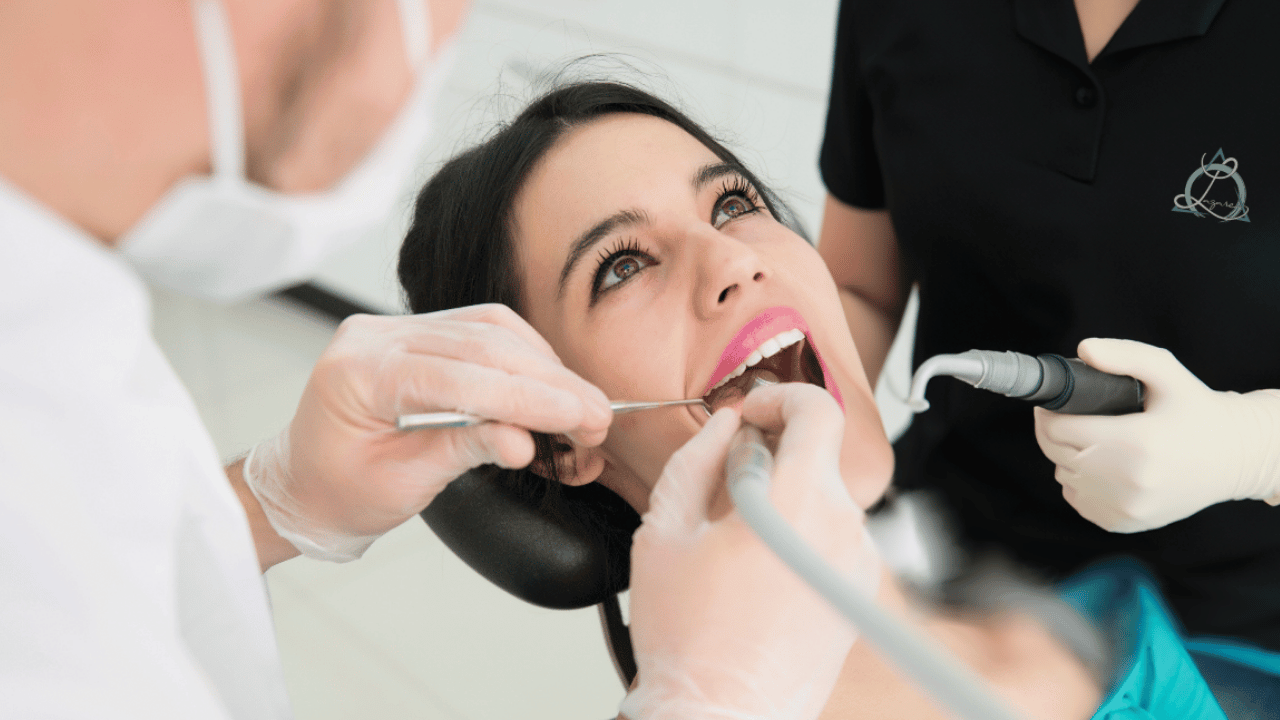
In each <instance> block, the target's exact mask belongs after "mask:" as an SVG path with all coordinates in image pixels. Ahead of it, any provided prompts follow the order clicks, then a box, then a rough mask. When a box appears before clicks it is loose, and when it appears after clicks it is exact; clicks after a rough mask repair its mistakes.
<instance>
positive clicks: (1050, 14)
mask: <svg viewBox="0 0 1280 720" xmlns="http://www.w3.org/2000/svg"><path fill="white" fill-rule="evenodd" d="M1224 2H1226V0H1139V2H1138V5H1137V7H1135V8H1134V9H1133V12H1132V13H1130V14H1129V17H1128V18H1126V19H1125V21H1124V23H1123V24H1122V25H1121V26H1120V29H1119V30H1117V31H1116V34H1115V35H1114V36H1112V38H1111V41H1110V42H1108V43H1107V46H1106V47H1105V48H1103V49H1102V52H1100V53H1098V57H1099V58H1101V57H1104V56H1107V55H1110V54H1112V53H1116V52H1119V51H1121V50H1128V49H1131V48H1136V47H1142V46H1144V45H1155V44H1156V43H1162V42H1169V41H1171V40H1181V39H1183V38H1189V37H1200V36H1201V35H1204V34H1205V33H1206V32H1208V31H1209V26H1210V25H1211V24H1213V19H1214V18H1215V17H1217V15H1218V11H1219V10H1221V9H1222V5H1223V3H1224ZM1013 11H1014V23H1015V25H1016V27H1017V29H1018V34H1019V35H1021V36H1022V37H1024V38H1026V39H1027V40H1028V41H1030V42H1032V43H1034V44H1036V45H1039V46H1040V47H1042V48H1044V49H1045V50H1048V51H1049V52H1051V53H1053V54H1054V55H1057V56H1058V57H1061V58H1063V59H1064V60H1067V61H1068V62H1070V63H1072V64H1074V65H1078V66H1081V67H1087V66H1088V60H1086V58H1085V54H1084V37H1083V36H1082V35H1081V34H1080V18H1079V16H1078V15H1077V14H1076V8H1075V3H1074V2H1073V0H1014V9H1013ZM1095 60H1096V58H1095Z"/></svg>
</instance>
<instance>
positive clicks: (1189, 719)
mask: <svg viewBox="0 0 1280 720" xmlns="http://www.w3.org/2000/svg"><path fill="white" fill-rule="evenodd" d="M1062 596H1063V598H1064V599H1066V601H1067V602H1068V603H1070V604H1072V605H1073V606H1074V607H1075V608H1076V609H1077V610H1078V611H1080V612H1081V613H1082V614H1083V615H1084V616H1085V617H1088V618H1090V619H1091V620H1093V621H1094V622H1095V623H1097V624H1098V626H1099V627H1100V628H1101V629H1102V632H1103V634H1104V635H1105V636H1106V637H1108V638H1111V640H1112V643H1113V644H1112V647H1111V651H1112V659H1113V663H1112V665H1113V667H1114V669H1115V670H1114V672H1115V675H1114V681H1113V683H1112V685H1111V692H1110V693H1109V694H1108V695H1107V697H1106V699H1105V700H1103V702H1102V705H1101V706H1100V707H1099V708H1098V711H1097V712H1096V713H1095V714H1094V715H1093V720H1148V719H1152V720H1164V719H1165V718H1169V719H1170V720H1173V719H1174V718H1177V719H1178V720H1227V716H1226V715H1225V714H1224V713H1223V711H1222V709H1221V707H1219V705H1218V702H1217V701H1216V700H1215V699H1214V696H1213V693H1212V692H1211V691H1210V689H1209V685H1208V683H1206V682H1205V679H1204V678H1203V677H1202V676H1201V674H1200V670H1199V669H1198V667H1197V666H1196V663H1195V661H1194V660H1193V659H1192V657H1191V655H1190V654H1189V653H1188V650H1187V646H1186V644H1185V643H1184V640H1183V638H1182V635H1181V633H1180V632H1179V630H1178V626H1177V624H1176V622H1175V621H1174V620H1173V618H1172V617H1171V616H1170V615H1169V612H1168V610H1167V609H1166V608H1165V606H1164V603H1163V602H1162V601H1161V599H1160V594H1159V591H1158V590H1157V589H1156V586H1155V584H1154V583H1153V582H1152V581H1151V580H1150V578H1149V577H1148V576H1147V575H1146V574H1145V573H1144V572H1143V571H1142V570H1141V568H1140V567H1139V566H1137V565H1136V564H1133V563H1129V562H1112V563H1107V564H1105V565H1101V566H1096V567H1094V568H1091V569H1089V570H1086V571H1085V572H1084V573H1082V574H1080V575H1077V576H1075V577H1073V578H1072V579H1071V580H1070V581H1068V582H1067V583H1066V584H1065V585H1064V586H1063V587H1062ZM1266 654H1267V655H1272V654H1271V653H1266Z"/></svg>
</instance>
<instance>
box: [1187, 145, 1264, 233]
mask: <svg viewBox="0 0 1280 720" xmlns="http://www.w3.org/2000/svg"><path fill="white" fill-rule="evenodd" d="M1239 168H1240V163H1238V162H1236V159H1235V158H1233V157H1230V158H1229V157H1223V156H1222V148H1218V152H1217V154H1216V155H1214V156H1213V160H1210V161H1209V164H1208V165H1206V164H1205V162H1204V155H1201V156H1200V168H1199V169H1198V170H1196V171H1195V172H1193V173H1191V177H1189V178H1187V187H1186V188H1185V189H1184V190H1183V193H1182V194H1181V195H1178V196H1176V197H1174V198H1173V211H1174V212H1184V213H1191V214H1192V215H1195V216H1196V217H1201V218H1202V217H1204V216H1205V215H1211V216H1213V217H1215V218H1217V219H1218V220H1220V221H1222V222H1227V221H1228V220H1243V221H1245V222H1249V206H1248V205H1245V204H1244V198H1245V194H1244V178H1242V177H1240V172H1239ZM1219 180H1231V181H1233V182H1234V183H1235V191H1236V199H1235V202H1231V201H1229V200H1222V199H1218V198H1214V197H1210V195H1209V192H1210V191H1211V190H1213V186H1214V185H1215V184H1216V183H1217V182H1218V181H1219ZM1224 185H1225V183H1224ZM1197 189H1198V190H1199V192H1198V193H1197ZM1222 194H1223V190H1221V189H1219V190H1218V192H1217V193H1216V195H1218V196H1219V197H1221V196H1222Z"/></svg>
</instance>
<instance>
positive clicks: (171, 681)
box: [0, 179, 290, 720]
mask: <svg viewBox="0 0 1280 720" xmlns="http://www.w3.org/2000/svg"><path fill="white" fill-rule="evenodd" d="M289 716H290V710H289V704H288V698H287V696H286V693H285V687H284V678H283V675H282V672H281V668H280V661H279V654H278V651H277V649H276V645H275V638H274V634H273V629H272V626H271V620H270V616H269V611H268V607H267V599H266V592H265V587H264V583H263V579H262V577H261V575H260V573H259V570H258V564H257V557H256V555H255V552H254V548H253V542H252V538H251V536H250V534H249V527H248V522H247V520H246V519H245V515H244V511H243V509H242V508H241V506H240V504H239V502H238V501H237V499H236V496H235V493H234V492H233V491H232V489H231V487H230V485H229V484H228V482H227V478H226V476H225V474H224V473H223V470H222V467H221V463H220V462H219V460H218V457H217V453H216V451H215V450H214V447H213V443H212V441H211V440H210V438H209V435H208V433H207V432H206V431H205V429H204V428H203V426H202V425H201V423H200V419H199V417H198V415H197V413H196V409H195V407H194V405H193V404H192V402H191V399H190V397H189V396H188V394H187V392H186V390H185V389H184V388H183V387H182V385H181V383H180V382H179V380H178V378H177V376H176V375H174V373H173V370H172V369H171V368H170V367H169V364H168V362H167V361H166V360H165V358H164V356H163V355H162V354H161V352H160V349H159V348H158V347H157V346H156V343H155V341H154V340H153V339H152V337H151V329H150V300H149V297H148V295H147V292H146V288H145V287H144V286H143V284H142V283H141V282H140V281H139V279H138V278H137V276H136V275H135V274H134V272H133V271H132V270H131V269H130V268H129V267H128V266H127V265H126V264H125V263H124V262H123V261H122V260H121V259H120V258H119V257H118V256H117V255H115V254H113V253H111V252H110V251H108V250H107V249H105V248H104V247H102V246H101V245H100V244H99V243H97V242H95V241H94V240H93V239H91V238H89V237H88V236H86V235H85V234H84V233H83V232H81V231H79V230H78V229H77V228H75V227H73V226H72V225H70V224H69V223H67V222H65V221H63V220H62V219H61V218H58V217H57V216H55V215H54V214H52V213H51V212H49V211H48V210H47V209H46V208H43V207H42V206H40V205H38V204H37V203H35V202H34V201H32V200H31V199H29V198H27V197H25V196H24V195H22V194H21V193H19V192H18V191H17V190H16V189H15V188H14V187H13V186H11V185H9V184H7V183H6V182H4V181H3V180H2V179H0V717H3V718H36V717H38V718H57V719H62V718H67V719H71V718H77V719H79V718H92V719H93V720H114V719H115V718H120V719H122V720H123V719H124V718H128V719H129V720H138V719H140V718H164V719H165V720H177V719H179V718H181V719H182V720H197V719H203V718H218V719H219V720H225V719H226V718H237V719H239V718H243V719H245V720H248V719H249V718H252V719H253V720H261V719H267V718H287V717H289Z"/></svg>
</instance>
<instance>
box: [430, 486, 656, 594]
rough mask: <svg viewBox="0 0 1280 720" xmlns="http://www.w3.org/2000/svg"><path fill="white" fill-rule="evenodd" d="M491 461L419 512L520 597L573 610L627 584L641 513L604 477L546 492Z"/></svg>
mask: <svg viewBox="0 0 1280 720" xmlns="http://www.w3.org/2000/svg"><path fill="white" fill-rule="evenodd" d="M510 473H511V471H506V470H502V469H500V468H497V467H494V466H491V465H486V466H484V467H480V468H476V469H475V470H472V471H470V472H468V473H466V474H465V475H463V476H462V477H460V478H458V479H457V480H454V481H453V482H452V483H450V484H449V486H448V487H446V488H445V490H444V492H441V493H440V494H439V495H438V496H436V499H435V500H433V501H432V503H431V504H430V505H429V506H427V509H426V510H423V511H422V519H423V520H426V521H427V525H429V526H430V527H431V529H432V530H433V531H434V532H435V533H436V535H437V536H439V537H440V539H441V540H442V541H443V542H444V544H445V545H447V546H448V547H449V549H450V550H452V551H453V552H454V553H456V554H457V555H458V557H460V558H462V560H463V562H465V563H467V564H468V565H470V566H471V567H472V568H473V569H474V570H475V571H476V572H478V573H480V574H481V575H483V576H484V577H486V578H488V579H489V580H490V581H491V582H493V583H494V584H495V585H497V586H498V587H500V588H502V589H503V590H506V591H507V592H509V593H511V594H512V595H515V596H516V597H518V598H520V599H522V600H525V601H527V602H531V603H533V604H534V605H541V606H543V607H548V608H555V609H563V610H570V609H575V608H581V607H588V606H591V605H596V604H599V603H601V602H603V601H604V600H605V599H607V598H610V597H613V596H614V595H616V594H617V593H619V592H622V591H623V590H626V589H627V585H628V583H629V580H630V570H631V535H632V533H634V532H635V529H636V528H637V527H638V526H639V524H640V518H639V516H638V515H637V514H636V512H635V511H634V510H632V509H631V507H630V506H629V505H627V504H626V502H624V501H623V500H622V498H620V497H618V496H617V495H616V494H614V493H613V492H612V491H610V490H609V489H607V488H605V487H603V486H601V485H600V484H599V483H589V484H587V485H583V486H581V487H571V486H560V487H558V488H554V490H555V491H556V492H553V493H549V494H548V497H547V498H545V499H542V500H532V499H529V498H527V497H524V496H523V495H522V494H521V493H520V492H519V491H518V490H517V489H516V488H515V486H514V485H513V484H512V483H510V482H507V481H506V479H507V478H508V477H509V475H510Z"/></svg>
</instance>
